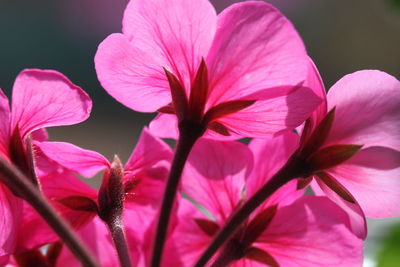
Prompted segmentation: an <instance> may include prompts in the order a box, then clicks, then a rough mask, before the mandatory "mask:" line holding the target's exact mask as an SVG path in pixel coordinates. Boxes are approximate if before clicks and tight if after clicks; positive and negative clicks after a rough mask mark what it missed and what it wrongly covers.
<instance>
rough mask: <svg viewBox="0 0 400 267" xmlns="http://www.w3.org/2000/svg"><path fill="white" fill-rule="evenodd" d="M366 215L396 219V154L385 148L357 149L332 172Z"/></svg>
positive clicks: (399, 194) (399, 199)
mask: <svg viewBox="0 0 400 267" xmlns="http://www.w3.org/2000/svg"><path fill="white" fill-rule="evenodd" d="M332 172H333V173H334V175H335V176H336V177H337V179H340V182H341V183H342V184H343V185H344V186H345V187H346V188H347V189H348V190H349V191H350V192H351V193H352V194H353V196H354V198H355V199H356V200H357V201H358V203H359V204H360V206H361V208H362V210H363V211H364V213H365V215H366V216H370V217H374V218H386V217H395V216H400V207H399V203H400V190H399V188H400V179H399V177H400V152H399V151H396V150H393V149H389V148H385V147H369V148H367V149H363V150H361V151H360V152H359V153H357V154H356V155H355V156H354V157H353V158H351V159H350V160H349V161H347V162H346V163H345V164H341V165H339V166H337V167H336V168H334V170H332Z"/></svg>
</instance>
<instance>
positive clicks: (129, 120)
mask: <svg viewBox="0 0 400 267" xmlns="http://www.w3.org/2000/svg"><path fill="white" fill-rule="evenodd" d="M127 2H128V1H127V0H64V1H54V0H0V88H2V89H3V90H4V91H5V92H6V94H8V95H10V92H11V88H12V85H13V81H14V79H15V77H16V75H17V74H18V73H19V72H20V71H21V70H22V69H24V68H44V69H56V70H58V71H60V72H62V73H64V74H65V75H66V76H67V77H69V78H70V79H71V80H72V81H73V82H74V83H75V84H77V85H79V86H81V87H82V88H83V89H84V90H86V91H87V92H88V93H89V94H90V96H91V97H92V99H93V101H94V107H93V113H92V116H91V118H90V119H89V120H87V121H86V122H84V123H81V124H79V125H75V126H69V127H58V128H53V129H50V130H49V131H50V134H51V138H52V139H53V140H59V141H67V142H72V143H75V144H77V145H80V146H82V147H84V148H87V149H95V150H97V151H99V152H101V153H102V154H104V155H105V156H107V157H108V158H112V156H113V154H114V153H117V154H119V155H120V156H121V158H122V159H123V160H126V159H127V157H128V156H129V154H130V152H131V150H132V148H133V147H134V144H135V142H136V140H137V137H138V135H139V133H140V131H141V129H142V127H143V126H144V125H146V124H147V123H148V122H149V121H150V120H151V118H152V117H154V114H140V113H136V112H134V111H132V110H129V109H127V108H125V107H124V106H122V105H121V104H119V103H118V102H116V101H114V99H112V98H111V97H110V96H108V95H107V93H106V92H105V91H104V90H103V89H102V88H101V86H100V84H99V82H98V81H97V79H96V74H95V71H94V64H93V57H94V55H95V53H96V49H97V46H98V44H99V43H100V42H101V41H102V40H103V39H104V38H105V37H106V36H107V35H109V34H110V33H113V32H120V31H121V20H122V14H123V10H124V8H125V6H126V4H127ZM211 2H213V4H214V6H215V7H216V9H217V11H218V12H219V11H221V10H222V9H224V8H225V7H227V6H228V5H230V4H232V3H235V2H238V1H233V0H214V1H211ZM270 2H271V3H273V4H274V5H276V6H277V7H278V8H279V9H280V10H281V11H282V12H283V13H284V14H285V15H286V16H287V17H288V18H289V19H290V20H291V21H292V22H293V24H294V25H295V26H296V28H297V29H298V31H299V32H300V34H301V36H302V37H303V39H304V42H305V43H306V46H307V48H308V51H309V54H310V55H311V57H312V58H313V59H314V61H315V62H316V64H317V66H318V68H319V70H320V72H321V75H322V77H323V79H324V81H325V84H326V86H327V88H329V87H330V86H331V85H332V84H333V83H334V82H335V81H337V80H338V79H339V78H341V77H342V76H343V75H345V74H348V73H351V72H354V71H356V70H360V69H380V70H383V71H385V72H388V73H390V74H392V75H394V76H396V77H397V78H400V0H351V1H349V0H325V1H317V0H281V1H278V0H276V1H273V0H271V1H270ZM399 112H400V111H399ZM399 178H400V177H399ZM399 190H400V189H399ZM399 204H400V203H399ZM391 221H396V220H391ZM391 221H390V220H385V221H379V222H375V221H374V222H372V223H371V226H370V233H371V235H370V237H369V241H368V244H367V256H368V259H367V260H366V263H365V266H368V267H372V266H376V263H374V261H375V260H374V259H373V258H374V255H375V254H376V251H379V243H377V242H375V241H377V240H381V236H384V235H385V233H386V232H388V230H387V229H388V228H387V227H386V225H387V224H390V225H391V224H392V223H391ZM375 227H377V228H376V229H380V230H376V231H375V230H374V229H375ZM395 242H397V243H399V244H400V237H399V238H398V239H397V241H396V240H395ZM389 247H391V246H389ZM392 262H393V261H392ZM389 264H390V263H389ZM396 264H397V265H382V264H381V265H379V266H393V267H395V266H400V261H397V262H396Z"/></svg>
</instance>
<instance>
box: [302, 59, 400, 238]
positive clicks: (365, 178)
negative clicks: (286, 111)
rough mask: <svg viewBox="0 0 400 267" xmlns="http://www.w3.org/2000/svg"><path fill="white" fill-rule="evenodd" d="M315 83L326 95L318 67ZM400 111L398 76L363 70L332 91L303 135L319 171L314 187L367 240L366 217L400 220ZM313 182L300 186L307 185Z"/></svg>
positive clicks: (310, 160) (310, 162)
mask: <svg viewBox="0 0 400 267" xmlns="http://www.w3.org/2000/svg"><path fill="white" fill-rule="evenodd" d="M309 81H310V84H311V83H312V84H311V85H310V87H311V88H314V90H315V91H316V92H317V94H318V95H322V96H324V95H325V90H324V87H323V84H322V81H321V79H320V78H319V75H318V73H317V71H316V69H315V67H314V66H312V68H311V73H310V79H309ZM328 110H329V111H330V112H329V113H328ZM399 110H400V82H399V81H398V80H397V79H396V78H394V77H392V76H390V75H388V74H386V73H384V72H381V71H377V70H363V71H358V72H355V73H352V74H349V75H346V76H345V77H343V78H342V79H340V80H339V81H338V82H337V83H336V84H335V85H333V86H332V88H331V89H329V91H328V94H327V96H326V102H325V103H324V104H322V105H321V106H320V107H319V108H318V109H317V110H316V111H315V113H314V114H313V116H312V118H311V120H309V121H308V122H307V123H306V126H305V128H304V131H303V137H302V138H303V144H302V146H303V148H302V150H303V154H306V156H307V157H308V159H307V161H308V165H311V168H313V169H315V170H317V171H316V172H314V175H313V177H314V178H315V181H316V183H314V182H313V184H312V186H313V189H314V190H315V191H316V192H317V193H318V194H326V195H327V196H329V197H330V198H331V199H332V200H334V201H335V202H336V203H338V204H339V205H340V206H341V207H342V208H344V209H345V210H346V211H347V212H348V213H349V214H350V216H351V218H352V220H351V222H352V227H353V230H354V231H355V232H356V233H357V234H358V235H359V236H360V237H363V238H365V236H366V224H365V217H364V213H365V215H366V216H370V217H373V218H384V217H393V216H400V207H399V205H398V203H400V190H398V189H399V188H400V179H399V177H400V134H399V129H400V112H399ZM304 151H306V152H304ZM311 179H312V178H308V179H306V180H304V181H301V182H300V183H302V186H305V185H307V184H308V183H309V182H311ZM317 184H318V185H317ZM321 190H322V191H321Z"/></svg>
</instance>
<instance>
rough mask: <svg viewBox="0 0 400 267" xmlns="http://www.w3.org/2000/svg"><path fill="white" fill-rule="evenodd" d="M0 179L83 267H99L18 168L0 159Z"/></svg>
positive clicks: (65, 223) (68, 227)
mask: <svg viewBox="0 0 400 267" xmlns="http://www.w3.org/2000/svg"><path fill="white" fill-rule="evenodd" d="M0 173H1V174H2V175H0V179H1V182H3V184H5V185H6V186H7V187H8V188H9V189H10V190H11V191H13V192H16V193H17V194H18V196H21V197H23V199H24V200H26V201H27V202H28V203H29V204H30V205H31V206H32V207H33V208H34V209H35V210H36V211H37V212H38V213H39V214H40V215H41V216H42V218H44V220H45V221H46V222H47V224H48V225H49V226H50V227H51V228H52V229H53V230H54V232H55V233H56V234H57V235H58V236H59V237H60V238H61V239H62V240H63V241H64V243H65V244H66V245H67V246H68V247H69V249H70V250H71V252H72V253H73V254H74V255H75V256H76V257H77V258H78V259H79V260H80V261H81V263H82V265H83V266H85V267H97V266H99V265H98V263H97V262H96V260H95V259H94V258H93V256H92V255H91V253H90V252H89V250H88V249H87V248H86V247H85V246H84V245H83V244H82V242H80V240H79V238H78V237H77V236H76V234H75V233H74V232H73V230H72V229H71V227H70V226H69V225H68V224H67V222H65V221H64V220H63V219H62V218H61V217H60V216H59V215H58V214H57V212H56V211H55V210H54V208H53V207H52V206H51V205H50V204H49V203H48V202H47V200H46V199H45V198H44V197H43V196H42V195H41V194H40V192H39V190H38V189H37V188H36V187H35V186H34V185H33V184H32V182H31V180H30V179H28V178H27V177H26V176H25V175H24V174H23V173H22V172H21V171H20V170H19V169H18V168H16V167H15V166H14V165H12V164H11V163H9V162H7V161H6V160H5V159H3V158H2V157H0Z"/></svg>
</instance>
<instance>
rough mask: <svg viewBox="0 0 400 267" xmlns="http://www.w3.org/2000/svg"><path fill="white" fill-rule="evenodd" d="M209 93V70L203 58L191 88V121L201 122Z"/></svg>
mask: <svg viewBox="0 0 400 267" xmlns="http://www.w3.org/2000/svg"><path fill="white" fill-rule="evenodd" d="M207 94H208V70H207V65H206V62H205V61H204V59H202V60H201V63H200V66H199V69H198V70H197V74H196V77H195V78H194V81H193V83H192V87H191V90H190V98H189V117H190V118H189V119H190V120H191V121H194V122H199V123H200V121H201V118H202V116H203V112H204V108H205V106H206V101H207Z"/></svg>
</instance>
